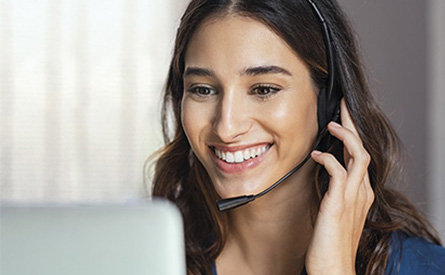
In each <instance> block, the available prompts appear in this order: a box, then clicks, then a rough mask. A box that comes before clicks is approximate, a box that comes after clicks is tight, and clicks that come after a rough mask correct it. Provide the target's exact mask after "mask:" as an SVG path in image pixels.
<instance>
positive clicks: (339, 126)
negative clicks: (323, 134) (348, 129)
mask: <svg viewBox="0 0 445 275" xmlns="http://www.w3.org/2000/svg"><path fill="white" fill-rule="evenodd" d="M330 124H331V125H332V127H335V128H341V125H340V124H338V123H337V122H335V121H331V122H330Z"/></svg>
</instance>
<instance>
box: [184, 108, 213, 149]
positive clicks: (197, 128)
mask: <svg viewBox="0 0 445 275" xmlns="http://www.w3.org/2000/svg"><path fill="white" fill-rule="evenodd" d="M181 110H182V111H181V123H182V127H183V128H184V132H185V135H186V136H187V139H188V141H189V143H190V146H191V147H192V150H193V151H194V152H196V153H197V152H198V151H199V144H200V142H199V141H200V136H201V135H202V133H203V132H204V131H205V129H206V125H207V115H206V114H205V112H203V110H202V109H201V108H199V106H194V104H192V103H191V102H190V101H189V100H186V99H185V100H183V101H182V108H181Z"/></svg>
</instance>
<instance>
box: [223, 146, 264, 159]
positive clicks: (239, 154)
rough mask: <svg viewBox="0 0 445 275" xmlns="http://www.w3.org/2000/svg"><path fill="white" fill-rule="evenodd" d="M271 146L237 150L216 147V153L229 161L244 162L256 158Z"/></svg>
mask: <svg viewBox="0 0 445 275" xmlns="http://www.w3.org/2000/svg"><path fill="white" fill-rule="evenodd" d="M269 147H270V146H269V145H267V146H263V147H258V148H252V149H245V150H244V151H236V152H224V151H220V150H218V149H216V148H214V151H215V155H216V156H217V157H218V158H219V159H222V160H224V161H225V162H227V163H234V162H235V163H242V162H244V161H246V160H249V159H251V158H256V157H258V156H259V155H261V154H263V153H264V152H266V151H267V149H268V148H269Z"/></svg>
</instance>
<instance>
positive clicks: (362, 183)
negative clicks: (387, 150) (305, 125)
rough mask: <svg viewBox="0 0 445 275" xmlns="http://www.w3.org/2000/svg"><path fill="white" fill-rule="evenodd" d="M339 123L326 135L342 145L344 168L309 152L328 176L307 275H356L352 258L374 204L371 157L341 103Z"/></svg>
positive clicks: (327, 155) (332, 159)
mask: <svg viewBox="0 0 445 275" xmlns="http://www.w3.org/2000/svg"><path fill="white" fill-rule="evenodd" d="M341 123H342V125H340V124H338V123H335V122H331V123H329V125H328V129H329V132H330V133H331V134H332V135H333V136H335V137H337V138H338V139H339V140H341V141H342V142H343V144H344V160H345V165H346V168H345V167H343V166H342V165H341V164H340V163H339V162H338V161H337V159H335V157H334V156H333V155H332V154H330V153H321V152H318V151H314V152H312V155H311V156H312V159H313V160H314V161H315V162H317V163H319V164H321V165H323V166H324V167H325V169H326V171H327V172H328V174H329V176H330V180H329V188H328V190H327V192H326V194H325V195H324V197H323V199H322V201H321V204H320V210H319V212H318V216H317V220H316V223H315V228H314V235H313V237H312V241H311V243H310V245H309V248H308V252H307V254H306V269H307V272H308V274H311V275H314V274H331V275H332V274H355V258H356V254H357V249H358V245H359V241H360V237H361V234H362V232H363V227H364V224H365V221H366V216H367V214H368V211H369V208H370V207H371V205H372V203H373V201H374V192H373V190H372V188H371V184H370V181H369V175H368V166H369V163H370V160H371V158H370V155H369V153H368V152H367V151H366V150H365V148H364V147H363V145H362V141H361V139H360V136H359V134H358V132H357V129H356V128H355V126H354V123H353V121H352V119H351V116H350V114H349V111H348V109H347V107H346V104H345V102H344V99H342V101H341Z"/></svg>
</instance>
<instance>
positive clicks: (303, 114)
mask: <svg viewBox="0 0 445 275" xmlns="http://www.w3.org/2000/svg"><path fill="white" fill-rule="evenodd" d="M316 103H317V95H316V90H315V87H314V85H313V83H312V81H311V78H310V74H309V70H308V68H307V66H306V64H305V63H303V61H302V60H301V59H300V58H299V57H298V56H297V54H296V53H295V52H293V51H292V50H291V48H290V47H289V46H288V45H287V44H286V43H285V42H284V41H283V40H282V39H281V38H280V37H279V36H278V35H276V34H275V33H274V32H273V31H271V30H270V29H269V28H268V27H267V26H266V25H264V24H262V23H260V22H258V21H256V20H254V19H251V18H247V17H242V16H225V17H221V18H215V19H211V20H207V21H206V22H205V23H204V24H203V25H201V27H200V28H199V29H198V30H197V31H196V33H195V34H194V36H193V37H192V39H191V41H190V43H189V45H188V48H187V52H186V56H185V72H184V96H183V99H182V113H181V117H182V125H183V127H184V130H185V133H186V135H187V138H188V140H189V142H190V145H191V148H192V150H193V152H194V153H195V155H196V157H197V158H198V159H199V160H200V161H201V163H202V164H203V166H204V167H205V169H206V170H207V172H208V174H209V175H210V178H211V180H212V183H213V185H214V187H215V189H216V191H217V192H218V194H219V195H220V196H221V197H223V198H226V197H231V196H237V195H244V194H253V193H258V192H260V191H262V190H263V189H265V188H267V187H268V186H270V185H271V184H272V183H274V182H275V181H276V180H278V179H279V178H281V177H282V176H283V175H284V174H285V173H287V172H288V171H289V170H291V169H292V168H293V167H295V166H296V165H297V164H298V163H299V162H300V161H301V160H302V159H303V158H304V157H305V156H306V154H308V153H309V152H310V150H311V147H312V146H313V143H314V140H315V138H316V135H317V131H318V126H317V106H316ZM209 184H211V183H209Z"/></svg>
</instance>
